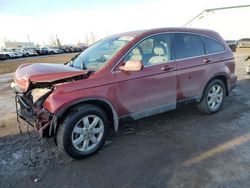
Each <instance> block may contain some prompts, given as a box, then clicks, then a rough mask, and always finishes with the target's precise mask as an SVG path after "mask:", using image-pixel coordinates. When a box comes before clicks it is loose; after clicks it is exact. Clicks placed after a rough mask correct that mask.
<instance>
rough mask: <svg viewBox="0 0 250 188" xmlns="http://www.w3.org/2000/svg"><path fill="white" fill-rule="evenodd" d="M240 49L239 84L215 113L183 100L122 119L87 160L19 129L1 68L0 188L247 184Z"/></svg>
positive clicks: (249, 164)
mask: <svg viewBox="0 0 250 188" xmlns="http://www.w3.org/2000/svg"><path fill="white" fill-rule="evenodd" d="M246 55H250V49H249V50H247V49H240V50H238V51H237V53H236V54H235V56H236V60H237V65H236V67H237V73H238V77H239V81H238V86H237V88H236V89H235V90H234V91H233V93H232V94H231V96H230V97H228V98H227V99H226V101H225V105H224V108H223V109H222V110H221V111H220V112H219V113H217V114H214V115H209V116H208V115H203V114H201V113H200V112H199V111H197V109H196V108H195V107H194V106H188V107H185V108H182V109H179V110H175V111H171V112H168V113H164V114H160V115H156V116H153V117H150V118H146V119H143V120H139V121H136V122H133V123H131V124H127V125H123V126H122V127H121V129H120V131H119V133H116V134H114V133H112V134H110V137H109V140H108V142H107V143H106V145H105V146H104V148H103V150H101V151H100V152H99V153H98V154H97V155H95V156H92V157H90V158H87V159H85V160H73V159H71V158H69V157H67V156H66V155H64V154H63V153H61V152H60V151H59V150H58V149H57V148H56V146H55V145H54V144H53V140H40V139H39V138H38V137H37V135H36V134H35V133H34V132H32V134H31V138H29V136H28V134H27V133H23V134H19V133H18V131H17V128H16V124H17V123H16V121H15V116H14V114H13V112H14V106H13V95H12V94H11V91H10V90H9V88H8V85H9V82H10V81H11V78H12V73H10V74H4V75H0V117H1V119H0V135H1V136H0V187H3V188H8V187H25V188H26V187H60V188H61V187H81V188H82V187H86V188H98V187H107V188H111V187H115V188H116V187H119V188H120V187H124V188H125V187H129V188H130V187H136V188H137V187H149V188H154V187H155V188H161V187H171V188H172V187H178V188H181V187H188V188H191V187H197V188H200V187H205V188H207V187H211V188H215V187H246V188H249V187H250V124H249V122H250V95H249V93H250V76H249V75H246V74H245V72H244V69H245V63H244V62H243V59H244V57H245V56H246ZM55 61H56V60H55ZM57 62H58V61H57ZM18 63H19V62H18ZM0 64H2V63H0ZM13 64H14V62H13ZM0 66H1V65H0ZM0 70H1V69H0ZM22 127H23V129H24V128H25V124H22Z"/></svg>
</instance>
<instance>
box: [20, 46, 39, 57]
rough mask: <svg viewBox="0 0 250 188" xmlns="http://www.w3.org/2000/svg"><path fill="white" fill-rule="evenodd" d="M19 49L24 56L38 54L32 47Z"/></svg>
mask: <svg viewBox="0 0 250 188" xmlns="http://www.w3.org/2000/svg"><path fill="white" fill-rule="evenodd" d="M21 51H22V53H23V56H24V57H28V56H36V55H38V54H37V52H36V51H35V50H34V49H32V48H22V49H21Z"/></svg>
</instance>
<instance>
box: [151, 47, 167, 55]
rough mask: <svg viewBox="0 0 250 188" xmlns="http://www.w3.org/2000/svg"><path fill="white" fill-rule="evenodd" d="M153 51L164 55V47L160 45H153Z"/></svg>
mask: <svg viewBox="0 0 250 188" xmlns="http://www.w3.org/2000/svg"><path fill="white" fill-rule="evenodd" d="M154 53H155V54H156V55H166V54H165V52H164V48H163V47H160V46H157V47H154Z"/></svg>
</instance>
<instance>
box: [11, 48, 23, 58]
mask: <svg viewBox="0 0 250 188" xmlns="http://www.w3.org/2000/svg"><path fill="white" fill-rule="evenodd" d="M11 50H12V51H13V52H14V53H15V57H23V53H22V51H21V50H20V49H18V48H12V49H11Z"/></svg>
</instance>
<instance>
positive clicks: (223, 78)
mask: <svg viewBox="0 0 250 188" xmlns="http://www.w3.org/2000/svg"><path fill="white" fill-rule="evenodd" d="M215 79H218V80H221V81H222V82H223V83H224V84H225V87H226V96H228V95H229V79H228V76H227V75H226V74H217V75H214V76H213V77H212V78H211V79H210V80H208V82H207V83H206V85H205V87H204V88H203V91H202V97H203V96H204V92H205V90H206V88H207V86H208V84H209V83H210V82H212V81H213V80H215ZM201 99H202V98H201Z"/></svg>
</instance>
